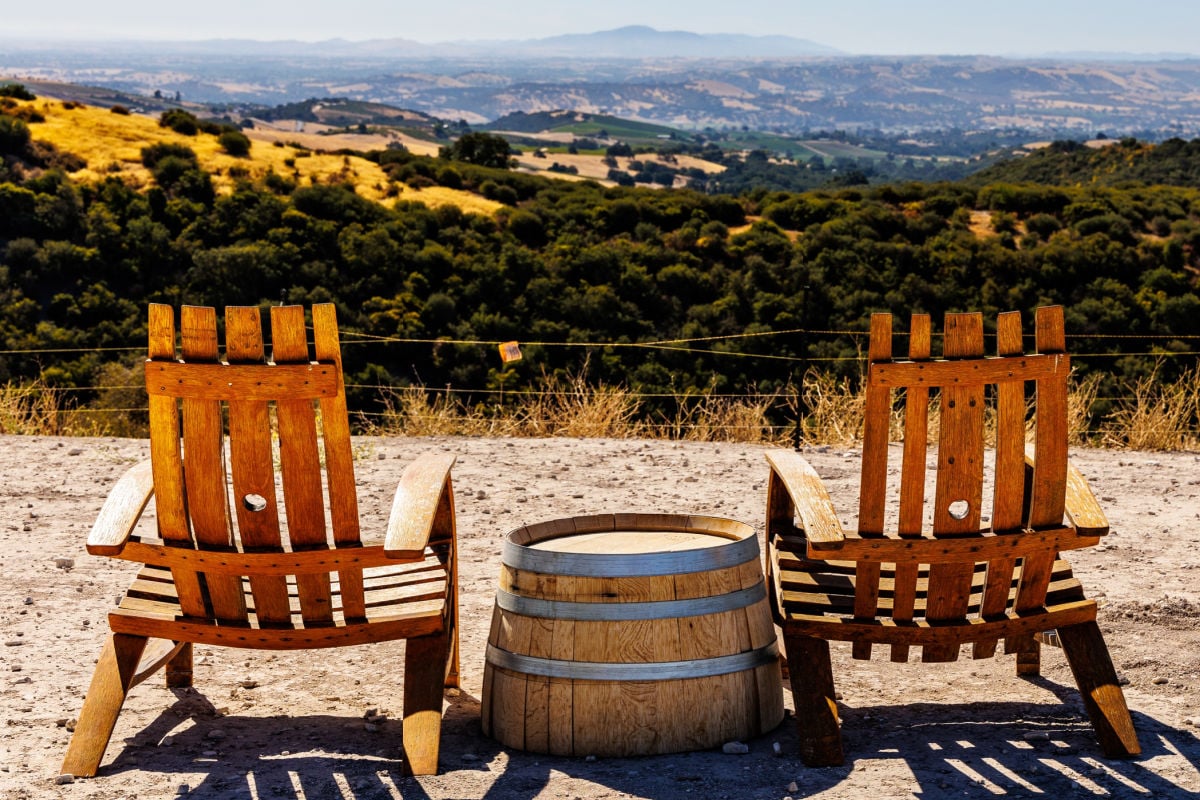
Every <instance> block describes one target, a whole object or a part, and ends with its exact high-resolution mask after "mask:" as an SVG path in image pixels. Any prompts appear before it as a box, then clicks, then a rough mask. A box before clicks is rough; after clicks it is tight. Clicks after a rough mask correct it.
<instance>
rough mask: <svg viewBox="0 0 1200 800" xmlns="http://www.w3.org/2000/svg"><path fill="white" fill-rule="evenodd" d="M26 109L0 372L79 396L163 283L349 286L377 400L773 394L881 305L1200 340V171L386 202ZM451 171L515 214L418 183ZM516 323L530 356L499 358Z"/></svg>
mask: <svg viewBox="0 0 1200 800" xmlns="http://www.w3.org/2000/svg"><path fill="white" fill-rule="evenodd" d="M6 107H7V112H6V113H5V114H3V115H0V156H2V157H3V167H2V168H0V341H2V342H3V344H2V345H0V349H2V350H3V352H2V353H0V383H3V382H8V381H16V382H24V381H31V380H34V379H38V378H41V379H42V380H44V381H45V382H47V383H49V384H51V385H53V386H58V387H81V388H84V389H85V390H84V391H80V392H77V393H74V394H73V395H72V396H73V397H74V398H75V400H76V401H78V402H84V403H85V402H90V401H93V400H95V399H96V398H98V397H100V396H101V395H102V393H103V392H102V391H101V389H100V388H97V387H105V386H109V387H111V386H120V385H128V384H131V383H133V384H136V383H137V382H138V375H137V372H136V371H135V370H133V369H132V368H134V367H136V364H137V362H138V361H139V359H140V358H141V357H142V353H143V348H144V342H145V314H146V304H147V303H149V302H167V303H172V304H176V305H178V304H182V303H194V304H213V305H217V306H224V305H227V304H261V305H269V304H273V303H278V302H280V301H287V302H292V303H305V304H307V303H312V302H318V301H327V300H328V301H333V302H336V303H337V304H338V309H339V317H340V321H341V324H342V327H343V339H344V342H345V345H346V346H345V348H344V349H345V360H346V368H347V380H348V382H349V383H351V384H353V388H352V397H351V399H352V403H354V404H355V406H356V407H359V408H366V407H369V406H370V405H371V404H373V403H375V402H377V399H378V391H377V389H376V388H375V387H378V386H381V385H410V384H421V385H426V386H431V387H439V388H440V387H445V386H451V387H453V388H455V389H459V390H463V391H466V392H472V391H474V392H480V393H482V392H483V391H484V390H495V389H500V388H503V389H504V390H506V391H509V392H512V391H515V390H520V389H522V388H524V387H528V386H531V385H533V384H534V383H536V382H537V381H538V380H539V379H541V377H542V376H543V375H544V374H547V373H548V374H553V373H555V372H558V373H560V374H561V373H563V372H571V373H578V372H579V371H580V370H582V369H583V368H584V365H585V364H586V369H587V374H588V376H589V378H590V379H592V380H595V381H605V382H608V383H621V384H623V385H626V386H628V387H630V388H631V389H633V390H636V391H638V392H640V393H645V394H647V395H656V394H684V393H694V392H703V391H721V392H743V391H747V390H749V389H752V388H753V389H756V390H758V391H772V390H775V389H779V388H781V387H784V386H786V385H788V384H789V383H792V384H794V383H795V382H796V381H798V380H799V379H800V377H801V375H802V373H803V371H804V369H806V368H807V367H809V366H817V367H820V368H823V369H829V370H835V371H840V372H841V373H843V374H847V375H856V374H857V372H858V369H859V362H858V361H857V360H856V357H857V356H858V355H859V348H860V347H861V345H862V339H861V337H857V336H854V335H850V334H849V333H848V332H851V331H864V330H865V329H866V325H867V315H868V314H869V313H870V312H871V311H876V310H892V311H894V312H896V313H898V314H901V315H907V314H908V313H909V312H910V311H926V312H930V313H932V314H934V315H940V314H942V313H943V312H945V311H948V310H961V309H982V310H984V311H986V312H988V313H989V314H993V313H994V312H996V311H999V310H1009V309H1021V310H1026V311H1028V310H1031V309H1032V308H1034V307H1035V306H1037V305H1039V304H1043V303H1063V304H1065V305H1066V307H1067V319H1068V331H1069V332H1070V333H1071V334H1072V335H1073V336H1074V337H1076V338H1073V340H1072V341H1071V342H1070V346H1071V348H1072V350H1073V351H1074V352H1076V353H1078V354H1080V357H1079V358H1077V359H1076V363H1077V364H1078V365H1079V366H1080V369H1081V370H1082V371H1084V372H1087V371H1095V372H1103V373H1105V374H1106V375H1108V376H1110V377H1109V378H1108V381H1109V384H1110V385H1112V386H1116V383H1115V382H1116V381H1117V380H1118V379H1119V378H1120V377H1122V376H1135V375H1142V374H1146V373H1149V372H1150V371H1151V370H1153V369H1154V364H1155V359H1154V358H1153V357H1151V356H1149V355H1147V354H1150V353H1152V352H1156V351H1157V352H1164V353H1168V352H1169V353H1175V354H1186V355H1183V356H1182V357H1180V356H1178V355H1177V356H1175V357H1168V358H1166V359H1165V360H1163V361H1162V363H1161V366H1160V367H1159V376H1160V377H1164V378H1169V377H1170V376H1172V375H1174V374H1178V372H1180V371H1181V370H1183V369H1186V368H1190V367H1192V366H1193V365H1194V364H1195V362H1196V358H1195V351H1197V350H1200V347H1198V345H1200V288H1198V284H1200V271H1198V270H1197V267H1198V265H1200V191H1197V190H1196V189H1194V188H1188V187H1182V186H1163V185H1135V184H1124V183H1122V184H1115V185H1100V184H1099V183H1098V182H1092V181H1071V182H1068V183H1066V184H1064V185H1045V184H1043V183H1033V182H1009V181H1007V180H1005V181H1004V182H1000V181H999V180H993V181H990V182H983V183H975V182H972V183H965V182H963V183H935V184H918V183H912V184H905V185H900V186H884V187H877V188H871V189H845V190H839V191H825V192H807V193H787V192H766V191H751V192H749V193H746V194H742V195H739V196H732V195H705V194H701V193H698V192H694V191H690V190H675V191H664V190H651V189H642V188H604V187H601V186H598V185H597V184H595V183H591V182H586V181H583V182H566V181H556V180H552V179H546V178H541V177H536V176H531V175H522V174H517V173H514V172H511V171H509V170H505V169H495V168H485V167H480V166H477V165H474V164H470V163H465V162H462V161H449V160H446V159H431V158H423V157H416V156H412V155H410V154H407V153H404V152H402V151H387V152H378V153H373V154H368V159H369V160H370V162H371V163H372V164H374V165H376V166H377V168H378V169H379V170H381V171H382V174H383V175H384V176H385V177H383V178H382V179H375V178H373V180H376V181H377V182H379V181H382V184H381V185H380V186H378V187H376V189H377V191H380V192H381V194H382V195H383V197H384V198H385V199H383V200H382V201H375V200H371V199H368V198H367V197H364V196H363V193H362V190H361V189H360V188H359V187H357V186H356V184H355V182H354V177H353V175H352V174H351V173H350V172H347V171H343V172H342V173H340V174H339V173H335V174H331V175H326V176H322V177H311V176H309V177H305V178H301V179H297V178H296V177H295V176H293V175H291V174H288V173H279V172H274V171H269V172H266V173H263V174H262V175H261V176H260V177H254V175H255V173H254V171H253V170H252V169H251V168H250V164H251V163H252V162H251V161H247V162H246V164H247V166H245V167H243V168H241V171H240V172H239V171H235V172H233V173H231V172H230V169H229V168H228V167H223V168H221V170H222V172H221V174H220V175H216V174H213V173H211V172H209V171H207V170H206V169H205V168H204V166H203V165H202V163H201V161H200V160H198V159H197V158H196V155H195V153H196V150H197V149H198V148H199V147H200V143H201V141H202V140H203V139H204V137H206V136H207V137H212V136H219V135H220V133H219V132H218V133H205V132H199V133H192V134H178V135H177V136H176V139H173V140H170V141H167V140H164V142H162V143H160V144H159V145H158V146H156V147H150V148H145V149H144V150H142V151H141V152H140V153H139V154H138V155H137V156H135V157H136V158H140V159H141V160H142V162H143V163H144V165H145V167H146V170H147V178H146V183H145V184H144V185H139V184H138V183H137V182H136V181H134V180H132V179H130V178H129V177H128V176H127V175H123V174H118V173H114V174H112V175H111V176H109V177H99V178H97V179H89V180H79V179H76V178H75V177H73V175H82V174H84V173H83V172H81V170H83V168H84V166H87V167H89V168H90V169H92V170H97V169H102V168H103V167H104V165H98V164H91V165H83V164H81V163H79V162H80V161H81V160H82V159H79V158H78V157H74V158H72V156H71V154H69V153H63V152H61V151H58V150H56V149H54V148H52V147H50V146H48V145H46V144H45V143H40V142H39V139H38V135H39V134H38V131H39V123H38V122H36V121H34V119H33V117H31V115H30V114H31V112H30V109H35V108H36V104H34V103H32V102H31V101H27V100H21V99H15V98H9V99H8V100H7V102H6ZM261 147H263V145H260V144H258V143H255V144H254V146H253V148H250V149H249V152H248V153H247V155H246V158H247V159H254V158H255V157H256V153H257V152H258V151H259V149H260V148H261ZM1120 147H1122V148H1125V149H1127V150H1130V151H1133V148H1132V147H1131V146H1129V147H1126V146H1125V145H1121V146H1120ZM1194 147H1195V143H1191V144H1185V145H1183V148H1182V149H1184V150H1188V151H1190V150H1191V149H1193V148H1194ZM1164 148H1167V150H1164ZM1169 148H1177V149H1178V148H1179V145H1175V144H1172V143H1168V144H1166V145H1162V146H1160V148H1150V147H1145V146H1140V145H1139V146H1138V147H1137V149H1136V152H1138V153H1142V152H1146V153H1148V154H1149V156H1147V159H1148V160H1149V159H1150V158H1152V157H1154V156H1155V154H1157V155H1159V156H1161V155H1163V154H1164V153H1165V152H1168V153H1169ZM1101 152H1105V153H1118V152H1121V151H1120V150H1118V149H1117V148H1112V149H1110V150H1109V151H1101ZM1055 156H1058V157H1060V158H1064V159H1066V158H1074V157H1076V154H1074V153H1072V152H1062V148H1058V149H1057V150H1056V149H1054V148H1052V149H1051V150H1049V151H1047V152H1046V153H1045V154H1039V155H1038V156H1035V157H1032V158H1031V159H1028V160H1026V161H1025V162H1022V164H1021V165H1019V168H1025V167H1029V166H1030V165H1036V164H1037V163H1039V162H1035V161H1034V160H1033V158H1038V159H1044V160H1045V163H1049V160H1050V159H1051V158H1052V157H1055ZM1160 168H1162V169H1165V168H1166V167H1161V166H1160ZM1179 168H1180V169H1185V168H1186V167H1185V166H1183V165H1181V166H1180V167H1179ZM1009 174H1013V173H1009ZM226 186H227V188H224V187H226ZM439 186H444V187H450V188H452V189H453V190H454V191H458V192H464V193H472V194H474V195H482V196H483V197H486V198H488V199H489V201H490V202H491V203H492V206H491V207H493V208H498V210H497V211H495V212H494V213H473V212H466V211H463V210H462V208H460V207H459V206H456V205H441V206H439V207H437V208H430V207H429V206H427V205H425V204H424V203H422V202H419V198H420V197H421V191H424V190H430V189H433V188H435V187H439ZM421 187H425V189H421ZM393 190H394V191H393ZM410 198H417V199H416V200H414V199H410ZM902 318H903V316H902ZM507 340H517V341H519V342H521V343H522V349H523V354H524V358H523V359H522V360H520V361H515V362H510V363H508V364H507V365H506V364H503V363H502V362H501V360H500V358H499V356H498V355H497V350H496V344H497V343H498V342H503V341H507ZM114 365H116V366H114ZM121 365H124V366H121ZM131 376H132V377H131ZM480 396H481V397H482V394H481V395H480ZM662 402H667V401H666V400H663V401H662Z"/></svg>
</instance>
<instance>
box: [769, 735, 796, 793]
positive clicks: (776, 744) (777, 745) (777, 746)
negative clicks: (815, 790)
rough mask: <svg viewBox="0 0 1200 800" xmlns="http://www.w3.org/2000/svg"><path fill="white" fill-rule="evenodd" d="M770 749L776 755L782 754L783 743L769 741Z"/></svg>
mask: <svg viewBox="0 0 1200 800" xmlns="http://www.w3.org/2000/svg"><path fill="white" fill-rule="evenodd" d="M771 750H772V752H774V753H775V755H776V756H782V755H783V745H781V744H780V743H779V742H771ZM792 791H795V790H794V789H793V790H792Z"/></svg>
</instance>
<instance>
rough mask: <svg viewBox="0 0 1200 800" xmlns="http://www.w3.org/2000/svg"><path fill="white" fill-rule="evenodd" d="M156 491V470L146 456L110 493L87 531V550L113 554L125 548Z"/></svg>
mask: <svg viewBox="0 0 1200 800" xmlns="http://www.w3.org/2000/svg"><path fill="white" fill-rule="evenodd" d="M153 494H154V473H153V472H152V471H151V467H150V460H149V459H146V460H145V461H142V462H140V463H138V464H135V465H134V466H132V467H130V468H129V469H128V470H127V471H126V472H125V474H124V475H122V476H121V479H120V480H119V481H117V485H116V486H114V487H113V488H112V491H110V492H109V493H108V498H107V499H106V500H105V501H104V505H103V506H101V508H100V513H99V514H98V515H97V516H96V522H95V524H93V525H92V530H91V532H90V533H89V534H88V540H87V551H88V552H89V553H91V554H92V555H95V556H113V555H118V554H119V553H120V552H121V551H122V550H123V549H125V543H126V542H127V541H129V536H130V535H131V534H132V533H133V529H134V527H135V526H136V525H137V522H138V520H139V519H141V516H142V511H144V510H145V508H146V504H147V503H149V502H150V496H151V495H153Z"/></svg>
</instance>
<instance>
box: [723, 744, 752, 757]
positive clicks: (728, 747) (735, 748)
mask: <svg viewBox="0 0 1200 800" xmlns="http://www.w3.org/2000/svg"><path fill="white" fill-rule="evenodd" d="M721 752H722V753H725V754H726V755H731V756H744V755H745V754H746V753H749V752H750V745H748V744H744V743H742V742H726V743H725V744H724V745H723V746H722V747H721Z"/></svg>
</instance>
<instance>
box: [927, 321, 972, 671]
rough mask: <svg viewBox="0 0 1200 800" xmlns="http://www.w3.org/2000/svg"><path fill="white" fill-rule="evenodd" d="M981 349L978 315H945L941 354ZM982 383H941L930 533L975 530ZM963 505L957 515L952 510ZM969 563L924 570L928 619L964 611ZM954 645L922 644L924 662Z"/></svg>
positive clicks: (954, 649) (948, 655)
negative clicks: (927, 582)
mask: <svg viewBox="0 0 1200 800" xmlns="http://www.w3.org/2000/svg"><path fill="white" fill-rule="evenodd" d="M983 354H984V351H983V316H982V315H981V314H978V313H975V314H947V315H946V323H945V344H944V347H943V355H944V356H945V358H946V359H948V360H954V359H966V358H979V357H982V356H983ZM983 389H984V387H983V384H981V383H978V382H973V381H972V379H971V376H970V375H969V373H968V372H967V371H966V370H964V372H963V376H962V378H961V379H960V380H959V381H957V382H955V383H953V384H950V385H947V386H943V387H942V408H941V425H940V428H941V430H940V435H939V444H938V473H937V489H936V493H935V497H934V509H933V535H934V536H935V537H938V536H959V535H964V534H969V533H978V531H979V525H980V520H981V518H982V513H981V511H980V505H981V503H982V500H983V416H984V415H983V405H984V403H983V400H984V396H983ZM962 503H965V504H966V507H965V509H963V512H964V513H962V514H961V515H960V516H959V517H956V516H955V515H954V514H952V513H951V511H952V509H953V508H956V507H958V505H959V504H962ZM973 572H974V565H973V564H971V563H970V562H966V563H948V564H932V565H930V568H929V599H928V606H927V610H926V618H927V619H929V620H930V621H943V620H959V619H963V618H965V616H966V613H967V607H968V605H969V601H970V592H971V576H972V573H973ZM957 658H958V644H957V643H954V644H949V645H936V646H933V645H931V646H927V647H926V648H925V651H924V653H923V655H922V660H924V661H954V660H956V659H957Z"/></svg>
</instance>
